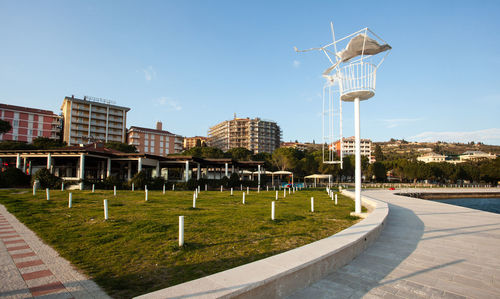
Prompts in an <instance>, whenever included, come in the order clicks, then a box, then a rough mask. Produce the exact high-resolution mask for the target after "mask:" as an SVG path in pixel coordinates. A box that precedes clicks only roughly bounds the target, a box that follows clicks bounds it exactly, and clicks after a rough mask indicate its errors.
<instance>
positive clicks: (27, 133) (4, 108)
mask: <svg viewBox="0 0 500 299" xmlns="http://www.w3.org/2000/svg"><path fill="white" fill-rule="evenodd" d="M0 119H2V120H4V121H8V122H9V123H10V124H11V126H12V130H10V131H9V132H7V133H5V134H0V141H4V140H13V141H23V142H28V143H31V142H32V141H33V139H35V138H37V137H47V138H51V139H58V138H59V132H60V120H61V117H59V116H58V115H57V114H54V112H52V111H49V110H42V109H36V108H28V107H20V106H14V105H7V104H1V103H0Z"/></svg>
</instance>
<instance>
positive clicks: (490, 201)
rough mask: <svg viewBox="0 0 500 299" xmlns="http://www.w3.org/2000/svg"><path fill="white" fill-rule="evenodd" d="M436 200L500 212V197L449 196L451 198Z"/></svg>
mask: <svg viewBox="0 0 500 299" xmlns="http://www.w3.org/2000/svg"><path fill="white" fill-rule="evenodd" d="M434 201H437V202H441V203H446V204H450V205H456V206H461V207H466V208H471V209H476V210H481V211H486V212H492V213H497V214H500V197H494V198H469V197H468V198H449V199H434Z"/></svg>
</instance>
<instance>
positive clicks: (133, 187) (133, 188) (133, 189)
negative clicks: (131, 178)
mask: <svg viewBox="0 0 500 299" xmlns="http://www.w3.org/2000/svg"><path fill="white" fill-rule="evenodd" d="M132 191H135V185H134V183H132Z"/></svg>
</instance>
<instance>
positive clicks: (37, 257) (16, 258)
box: [0, 205, 109, 298]
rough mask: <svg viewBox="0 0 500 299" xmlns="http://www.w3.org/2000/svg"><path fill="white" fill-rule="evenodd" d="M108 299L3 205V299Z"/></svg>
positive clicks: (0, 226)
mask: <svg viewBox="0 0 500 299" xmlns="http://www.w3.org/2000/svg"><path fill="white" fill-rule="evenodd" d="M31 297H37V298H109V297H108V296H107V295H106V293H104V292H103V291H102V290H101V289H100V288H99V286H97V285H96V284H95V283H94V282H93V281H91V280H89V279H88V278H86V277H85V276H84V275H82V274H80V273H79V272H77V271H76V270H75V269H74V268H73V267H72V266H71V264H70V263H69V262H68V261H66V260H65V259H63V258H62V257H60V256H59V254H57V252H55V251H54V250H53V249H52V248H51V247H49V246H47V245H46V244H44V243H43V242H42V241H41V240H40V239H39V238H38V237H37V236H36V235H35V234H34V233H33V232H32V231H30V230H29V229H28V228H27V227H26V226H24V225H23V224H22V223H20V222H19V221H18V220H17V219H16V218H15V217H14V216H13V215H12V214H10V213H9V212H7V210H6V209H5V207H4V206H3V205H0V298H31Z"/></svg>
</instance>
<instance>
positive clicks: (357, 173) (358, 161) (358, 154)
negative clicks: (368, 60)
mask: <svg viewBox="0 0 500 299" xmlns="http://www.w3.org/2000/svg"><path fill="white" fill-rule="evenodd" d="M359 114H360V113H359V98H355V99H354V131H355V133H354V138H355V154H356V159H355V162H356V163H355V167H356V168H355V173H354V182H355V195H356V197H355V201H354V204H355V207H354V212H355V213H361V138H360V120H359V119H360V117H359Z"/></svg>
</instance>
